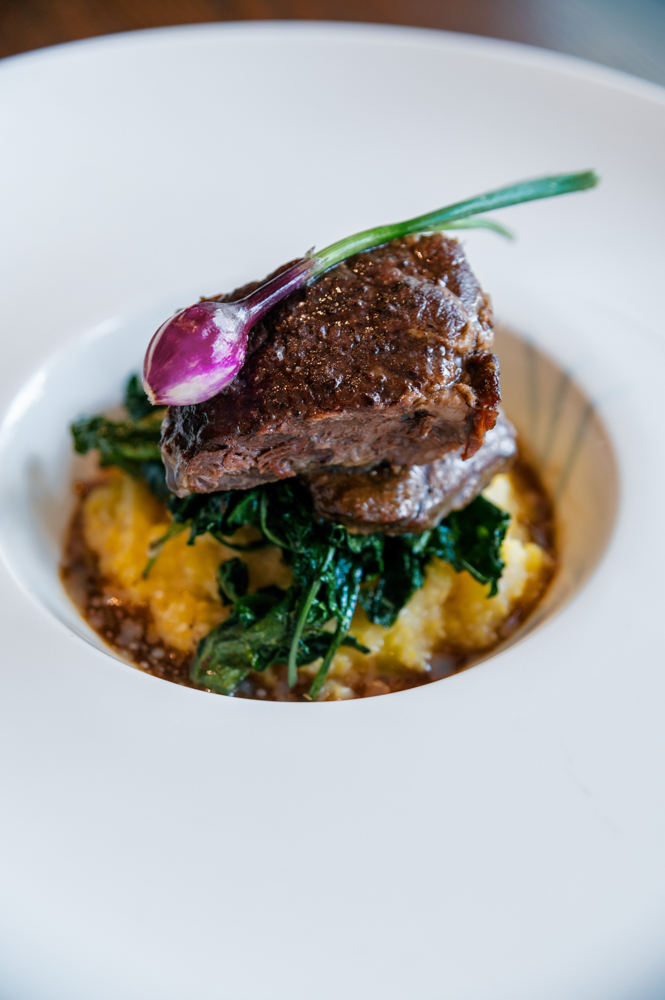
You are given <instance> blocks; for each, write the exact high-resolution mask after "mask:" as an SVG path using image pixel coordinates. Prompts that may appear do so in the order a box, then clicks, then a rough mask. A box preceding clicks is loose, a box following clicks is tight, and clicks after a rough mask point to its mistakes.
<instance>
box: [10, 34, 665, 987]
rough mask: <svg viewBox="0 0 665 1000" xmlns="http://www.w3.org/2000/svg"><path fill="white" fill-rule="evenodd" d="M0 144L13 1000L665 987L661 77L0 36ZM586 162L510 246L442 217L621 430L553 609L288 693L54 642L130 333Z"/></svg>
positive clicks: (289, 37) (512, 51)
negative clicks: (174, 680) (527, 630)
mask: <svg viewBox="0 0 665 1000" xmlns="http://www.w3.org/2000/svg"><path fill="white" fill-rule="evenodd" d="M0 134H1V135H2V136H3V146H2V163H1V164H0V197H1V198H2V202H3V204H2V219H3V226H2V234H1V237H0V239H1V244H2V264H1V267H0V274H1V275H2V281H1V286H2V287H1V298H0V304H1V308H2V313H1V315H2V317H3V322H2V331H1V336H2V341H1V343H2V350H3V362H2V365H0V395H1V400H0V401H1V404H2V407H3V410H4V412H5V420H4V424H3V426H2V431H1V434H0V463H1V464H2V469H3V479H2V485H1V488H0V547H1V548H2V552H3V556H4V560H5V561H4V565H3V566H2V567H1V568H0V607H1V608H2V616H3V617H2V621H3V654H2V668H1V670H0V687H1V698H0V767H1V768H2V775H3V777H2V820H1V823H0V845H1V846H0V995H1V996H2V997H3V1000H5V998H7V1000H24V998H25V1000H28V998H30V1000H56V998H57V1000H59V998H63V1000H64V998H67V1000H107V998H108V1000H117V998H118V997H122V998H123V1000H152V998H155V1000H157V998H159V1000H171V998H173V1000H181V998H183V997H196V998H197V1000H208V998H224V1000H227V998H228V1000H282V998H283V1000H286V998H288V1000H339V998H341V997H344V998H345V1000H404V998H406V997H409V998H418V1000H441V998H444V997H445V998H446V1000H447V998H450V1000H504V998H505V1000H533V998H535V997H537V998H538V1000H564V998H565V1000H577V998H579V1000H595V998H598V1000H600V998H602V1000H611V998H630V1000H635V998H640V1000H641V998H644V997H647V996H662V990H663V989H665V962H664V961H663V951H662V937H663V933H665V808H664V805H665V802H664V792H663V789H664V787H665V726H664V725H663V713H664V711H665V663H664V662H663V661H664V659H665V657H664V655H663V646H664V640H663V618H664V613H663V593H664V589H665V588H664V585H663V566H664V565H665V540H664V539H663V531H662V518H663V514H662V511H663V496H664V494H665V483H664V479H665V476H664V473H663V464H662V459H661V448H662V444H661V442H662V435H661V430H660V423H661V421H662V404H661V398H662V386H663V376H662V373H663V370H664V369H665V337H664V336H663V333H664V331H663V319H662V316H663V308H662V302H661V294H662V274H663V266H664V264H665V236H664V229H665V227H664V225H663V223H664V222H665V219H664V217H663V216H664V213H663V207H664V202H665V198H664V195H665V163H664V162H663V161H664V159H665V156H664V150H665V142H664V140H665V97H664V92H663V91H661V90H659V89H658V88H657V87H655V86H651V85H648V84H644V83H641V82H640V81H637V80H633V79H631V78H629V77H626V76H622V75H620V74H616V73H613V72H610V71H607V70H602V69H599V68H597V67H593V66H589V65H586V64H584V63H580V62H577V61H574V60H570V59H566V58H564V57H560V56H554V55H551V54H547V53H543V52H538V51H535V50H530V49H525V48H521V47H519V46H514V45H508V44H504V43H498V42H489V41H485V40H481V39H470V38H465V37H460V36H454V35H445V34H437V33H430V32H424V31H416V30H408V29H383V28H364V27H345V26H341V25H335V26H331V25H316V26H314V25H304V26H303V25H294V24H276V25H271V24H264V25H262V24H254V25H238V24H236V25H223V26H222V25H220V26H212V27H192V28H185V29H176V30H171V29H167V30H163V31H156V32H145V33H139V34H135V35H126V36H116V37H112V38H107V39H102V40H96V41H93V42H86V43H78V44H75V45H72V46H65V47H63V48H59V49H53V50H47V51H44V52H40V53H37V54H35V55H30V56H27V57H19V58H17V59H11V60H8V61H6V62H5V63H4V64H3V65H2V66H1V67H0ZM590 166H593V167H596V168H597V169H598V170H599V171H600V172H601V174H602V175H603V184H602V186H601V187H600V188H599V189H598V191H596V192H593V193H590V194H587V195H584V196H582V195H578V196H574V197H570V198H565V199H560V200H558V201H557V202H552V203H547V202H541V203H537V204H532V205H529V206H523V207H520V208H515V209H511V210H510V213H509V214H508V213H506V214H505V218H506V221H509V222H510V223H511V224H512V225H513V226H514V227H515V228H516V229H517V230H518V232H519V236H520V239H519V241H518V242H517V243H516V244H515V245H508V244H505V243H503V242H501V241H499V240H498V239H497V238H496V237H493V236H492V235H491V234H486V233H473V234H469V235H468V237H467V238H466V242H467V245H468V249H469V254H470V256H471V260H472V263H473V265H474V268H475V270H476V272H477V273H478V274H479V276H480V278H481V280H482V282H483V284H484V286H485V287H486V288H487V289H488V290H489V291H490V292H491V293H492V294H493V298H494V301H495V306H496V308H497V311H498V313H499V314H500V315H501V316H502V317H503V318H504V319H505V320H506V321H507V322H508V323H509V324H511V325H512V326H513V327H515V328H517V329H519V330H521V331H522V332H524V333H525V334H528V336H529V337H530V338H531V340H532V342H533V343H534V344H535V345H536V346H537V347H539V348H540V349H541V350H544V351H545V352H546V353H548V354H549V355H550V356H551V357H552V358H553V359H554V360H555V361H556V362H557V364H558V365H560V366H561V367H562V368H563V369H565V370H567V371H570V372H572V373H573V375H574V377H575V378H576V380H577V382H578V384H579V385H581V387H582V388H583V390H584V391H585V392H586V393H587V395H588V397H589V398H590V399H591V400H593V401H594V402H595V403H596V405H597V407H598V412H599V414H600V417H601V418H602V420H603V421H604V424H605V426H606V428H607V431H608V434H609V437H610V440H611V442H612V447H613V449H614V452H615V455H616V461H617V465H618V474H619V487H620V506H619V513H618V517H617V521H616V526H615V529H614V532H613V534H612V537H611V540H610V543H609V546H608V548H607V550H606V552H605V555H604V557H603V559H602V561H601V563H600V565H599V567H598V568H597V569H596V571H595V572H594V573H593V575H592V576H591V578H590V580H589V581H588V582H587V583H586V585H585V586H584V588H583V589H582V590H581V591H580V592H579V593H578V594H577V596H576V597H575V598H574V599H573V600H572V601H571V602H570V603H569V604H568V605H567V606H566V607H565V609H564V610H563V611H562V612H560V613H559V614H558V615H557V616H555V617H553V618H552V619H550V621H549V622H548V623H546V624H545V625H544V626H543V627H542V628H540V629H539V630H538V631H536V632H534V633H532V634H530V635H529V636H528V637H527V638H526V639H525V640H524V641H523V642H521V643H519V644H517V645H515V646H513V647H512V648H510V649H509V650H507V651H506V652H504V653H502V654H500V655H499V656H497V657H495V658H493V659H491V660H489V661H487V662H485V663H484V664H482V665H480V666H478V667H475V668H474V669H472V670H470V671H467V672H466V673H463V674H460V675H457V676H455V677H452V678H449V679H446V680H444V681H441V682H438V683H436V684H432V685H429V686H426V687H424V688H420V689H417V690H413V691H409V692H405V693H403V694H399V695H391V696H389V697H383V698H375V699H369V700H367V701H359V702H347V703H336V704H323V705H309V706H308V705H281V704H262V703H253V702H247V701H235V700H233V699H228V698H220V697H214V696H211V695H208V694H205V693H203V692H198V691H194V690H190V689H185V688H180V687H177V686H175V685H170V684H168V683H165V682H162V681H159V680H157V679H155V678H153V677H150V676H147V675H145V674H142V673H140V672H138V671H136V670H133V669H132V668H131V667H128V666H126V665H123V664H121V663H119V662H118V661H116V660H114V659H113V658H111V657H110V656H109V655H108V654H107V653H105V652H104V651H103V650H101V649H99V648H95V647H94V646H92V645H90V644H89V643H87V642H85V641H84V640H82V638H81V636H80V635H79V634H77V632H76V631H75V629H76V628H78V627H79V626H78V625H77V624H76V623H75V620H74V619H71V620H69V621H68V620H67V619H66V615H65V613H64V612H63V611H62V608H63V607H64V606H65V605H64V604H62V601H61V593H60V592H59V591H58V587H57V582H56V581H55V576H54V572H53V567H54V560H55V556H56V554H57V550H56V548H54V539H55V538H56V537H57V531H58V530H59V528H61V526H62V518H63V516H64V514H63V512H62V510H61V509H60V508H59V506H58V505H59V503H60V500H59V498H58V496H56V494H55V493H53V492H52V489H53V487H52V477H53V476H55V475H56V473H57V470H58V468H59V469H60V470H61V473H62V469H63V467H64V458H63V459H61V458H57V456H58V454H59V453H58V451H57V449H58V448H61V447H64V445H63V444H62V442H64V441H65V440H66V430H65V429H63V428H61V426H60V424H59V421H60V420H62V421H63V422H64V421H66V420H67V419H69V417H70V416H74V415H76V412H78V409H79V408H80V407H81V406H82V405H83V404H84V403H85V404H86V405H90V406H92V405H97V404H104V403H108V402H111V401H112V397H113V393H114V392H117V391H118V390H117V388H116V386H118V385H119V382H120V380H121V378H122V376H123V375H124V374H125V371H126V368H127V366H128V365H129V364H130V363H132V361H133V358H134V357H137V358H138V357H140V355H141V350H142V348H143V342H144V337H143V329H144V326H145V327H150V328H146V329H145V337H147V336H148V335H149V334H150V333H151V331H152V326H150V324H152V325H154V324H155V322H156V320H158V319H159V318H161V315H162V313H163V311H164V309H166V308H171V307H172V306H174V305H176V304H185V302H187V301H188V300H189V299H190V298H191V297H192V296H193V295H194V294H197V293H199V292H215V291H218V290H221V289H223V288H228V287H231V286H233V285H234V284H237V283H239V282H240V281H243V280H247V279H249V278H252V277H255V276H260V275H263V274H265V273H266V272H267V271H269V270H270V269H271V268H273V267H274V266H275V265H277V264H279V263H280V262H282V261H283V260H286V259H289V258H292V257H294V256H296V255H298V254H299V253H301V252H302V251H303V250H305V249H307V248H308V247H309V246H311V245H312V244H313V243H315V244H316V245H317V246H323V245H325V244H326V243H328V242H330V241H332V240H333V239H335V238H337V237H340V236H342V235H345V234H347V233H348V232H352V231H355V230H359V229H361V228H363V227H365V226H368V225H371V224H373V223H379V222H383V221H388V220H392V219H398V218H402V217H407V216H409V215H413V214H416V213H417V212H421V211H425V210H427V209H431V208H433V207H435V206H436V205H439V204H441V203H444V202H446V201H453V200H456V199H457V198H461V197H464V196H467V195H471V194H474V193H476V192H480V191H483V190H486V189H488V188H491V187H495V186H498V185H500V184H503V183H507V182H510V181H513V180H517V179H520V178H523V177H529V176H535V175H538V174H542V173H548V172H554V171H560V170H572V169H582V168H587V167H590ZM155 317H156V319H155ZM132 330H135V331H136V334H135V336H136V344H135V345H134V346H133V347H132V346H131V336H132V332H131V331H132ZM114 336H115V337H117V342H118V344H121V343H122V344H123V345H124V346H123V347H122V351H124V352H125V353H124V354H123V355H122V357H121V358H120V357H119V356H116V354H115V353H114V351H113V349H112V345H113V343H114V340H113V338H114ZM81 338H83V339H81ZM100 345H101V346H100ZM109 345H111V346H109ZM128 345H129V346H128ZM58 351H60V353H59V354H58V353H57V352H58ZM54 352H56V355H55V358H54V360H51V359H52V356H53V355H54ZM86 357H87V358H88V361H87V362H86V363H83V362H82V361H81V359H82V358H83V359H85V358H86ZM77 359H78V360H77ZM90 359H92V360H90ZM77 365H78V367H77ZM51 442H54V444H53V447H51ZM63 454H64V453H63ZM49 455H50V456H56V458H57V460H56V459H55V458H52V460H51V464H50V465H49V461H48V457H49ZM49 477H51V478H49ZM610 488H611V487H610V486H609V485H608V490H610ZM606 500H607V498H606V497H605V496H604V495H603V488H602V483H601V484H600V485H599V486H598V504H599V510H600V509H601V508H602V507H603V504H604V503H605V502H606ZM48 524H51V526H52V528H53V532H52V534H51V535H49V533H48V530H46V529H44V525H48ZM42 529H44V530H42ZM59 601H60V602H61V603H60V604H58V602H59Z"/></svg>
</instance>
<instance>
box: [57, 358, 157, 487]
mask: <svg viewBox="0 0 665 1000" xmlns="http://www.w3.org/2000/svg"><path fill="white" fill-rule="evenodd" d="M125 405H126V407H127V410H128V411H129V414H130V419H129V420H109V419H108V418H107V417H104V416H102V415H101V414H98V415H97V416H94V417H80V418H79V419H78V420H76V421H74V423H73V424H72V425H71V431H72V436H73V438H74V449H75V451H77V452H78V453H79V454H80V455H85V454H87V452H89V451H91V450H93V449H97V451H98V452H99V464H100V465H101V466H102V467H107V466H112V465H115V466H117V467H118V468H120V469H123V470H124V471H125V472H127V473H129V475H130V476H133V477H134V478H135V479H143V480H145V482H146V483H147V484H148V486H149V488H150V489H151V490H152V492H153V493H154V494H155V496H157V497H159V499H160V500H165V499H166V497H167V496H168V495H169V490H168V488H167V486H166V477H165V473H164V464H163V462H162V456H161V452H160V450H159V440H160V437H161V427H162V419H163V416H164V410H163V409H162V408H160V407H155V406H152V405H151V404H150V403H149V402H148V398H147V396H146V395H145V393H144V392H143V388H142V386H141V384H140V382H139V381H138V376H136V375H132V377H131V378H130V379H129V381H128V383H127V387H126V389H125Z"/></svg>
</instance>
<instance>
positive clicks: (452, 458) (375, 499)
mask: <svg viewBox="0 0 665 1000" xmlns="http://www.w3.org/2000/svg"><path fill="white" fill-rule="evenodd" d="M516 455H517V442H516V440H515V429H514V427H513V426H512V424H511V423H510V422H509V421H508V420H507V419H506V417H505V416H504V415H503V413H499V416H498V418H497V422H496V424H495V425H494V427H493V428H491V429H490V430H489V431H487V433H486V434H485V441H484V442H483V444H482V445H481V447H480V448H479V449H478V451H477V452H476V453H475V454H474V455H473V456H472V457H471V458H468V459H466V460H464V459H463V458H462V454H461V449H459V448H458V449H457V450H456V451H450V452H448V454H447V455H444V457H443V458H439V459H437V460H436V461H434V462H431V463H429V464H428V465H411V466H405V467H402V468H394V467H391V466H389V465H386V464H384V465H379V466H376V467H375V468H373V469H367V470H359V469H349V468H325V469H320V470H318V471H316V472H312V473H310V474H307V475H305V476H304V477H303V478H304V480H305V482H306V483H307V485H308V487H309V490H310V493H311V495H312V500H313V502H314V509H315V511H316V512H317V514H319V515H320V516H321V517H324V518H326V520H329V521H336V522H337V523H338V524H345V525H346V526H347V527H348V528H351V529H352V530H355V531H356V532H358V533H362V534H365V533H368V532H371V531H381V532H383V533H384V534H386V535H402V534H406V533H408V532H411V531H414V532H415V531H425V530H426V529H427V528H434V527H436V525H437V524H439V522H440V521H441V520H442V519H443V518H444V517H446V515H447V514H449V513H450V512H451V511H452V510H461V509H462V508H463V507H466V505H467V504H468V503H470V502H471V501H472V500H473V499H474V497H476V496H477V495H478V494H479V493H480V492H481V490H484V489H485V487H486V486H488V485H489V483H490V481H491V479H492V478H493V477H494V476H495V475H496V474H497V473H498V472H504V471H505V470H506V469H508V468H509V467H510V466H511V465H512V463H513V461H514V459H515V457H516Z"/></svg>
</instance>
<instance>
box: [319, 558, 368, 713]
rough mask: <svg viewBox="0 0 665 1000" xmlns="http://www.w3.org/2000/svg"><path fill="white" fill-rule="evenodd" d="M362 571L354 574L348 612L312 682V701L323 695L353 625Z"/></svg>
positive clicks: (340, 621)
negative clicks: (331, 666) (339, 652)
mask: <svg viewBox="0 0 665 1000" xmlns="http://www.w3.org/2000/svg"><path fill="white" fill-rule="evenodd" d="M362 576H363V575H362V571H361V569H360V567H356V569H355V572H354V586H353V590H352V591H351V593H350V595H349V602H348V604H347V606H346V611H345V612H344V615H343V616H342V617H341V618H340V620H339V621H338V622H337V629H336V631H335V634H334V636H333V640H332V642H331V643H330V646H329V647H328V652H327V653H326V655H325V656H324V658H323V663H322V664H321V666H320V667H319V669H318V670H317V672H316V677H315V678H314V680H313V681H312V683H311V684H310V687H309V691H308V692H307V697H308V698H309V699H310V701H316V699H317V698H318V696H319V694H320V693H321V688H322V687H323V685H324V683H325V679H326V677H327V676H328V671H329V670H330V665H331V664H332V661H333V657H334V655H335V653H336V652H337V650H338V649H339V647H340V646H341V645H342V642H343V640H344V637H345V636H346V634H347V632H348V631H349V626H350V625H351V619H352V618H353V612H354V611H355V610H356V604H357V603H358V597H359V596H360V584H361V582H362Z"/></svg>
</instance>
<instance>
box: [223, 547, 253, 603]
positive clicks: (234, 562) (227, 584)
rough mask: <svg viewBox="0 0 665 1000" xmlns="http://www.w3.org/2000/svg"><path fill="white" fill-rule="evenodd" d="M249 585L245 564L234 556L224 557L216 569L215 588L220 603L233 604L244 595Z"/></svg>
mask: <svg viewBox="0 0 665 1000" xmlns="http://www.w3.org/2000/svg"><path fill="white" fill-rule="evenodd" d="M248 587H249V570H248V569H247V564H246V563H244V562H243V561H242V559H238V557H237V556H235V557H234V558H233V559H226V560H225V561H224V562H223V563H221V564H220V565H219V567H218V569H217V588H218V590H219V596H220V598H221V601H222V604H233V603H234V601H237V600H238V599H239V598H241V597H244V596H245V594H246V593H247V588H248Z"/></svg>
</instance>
